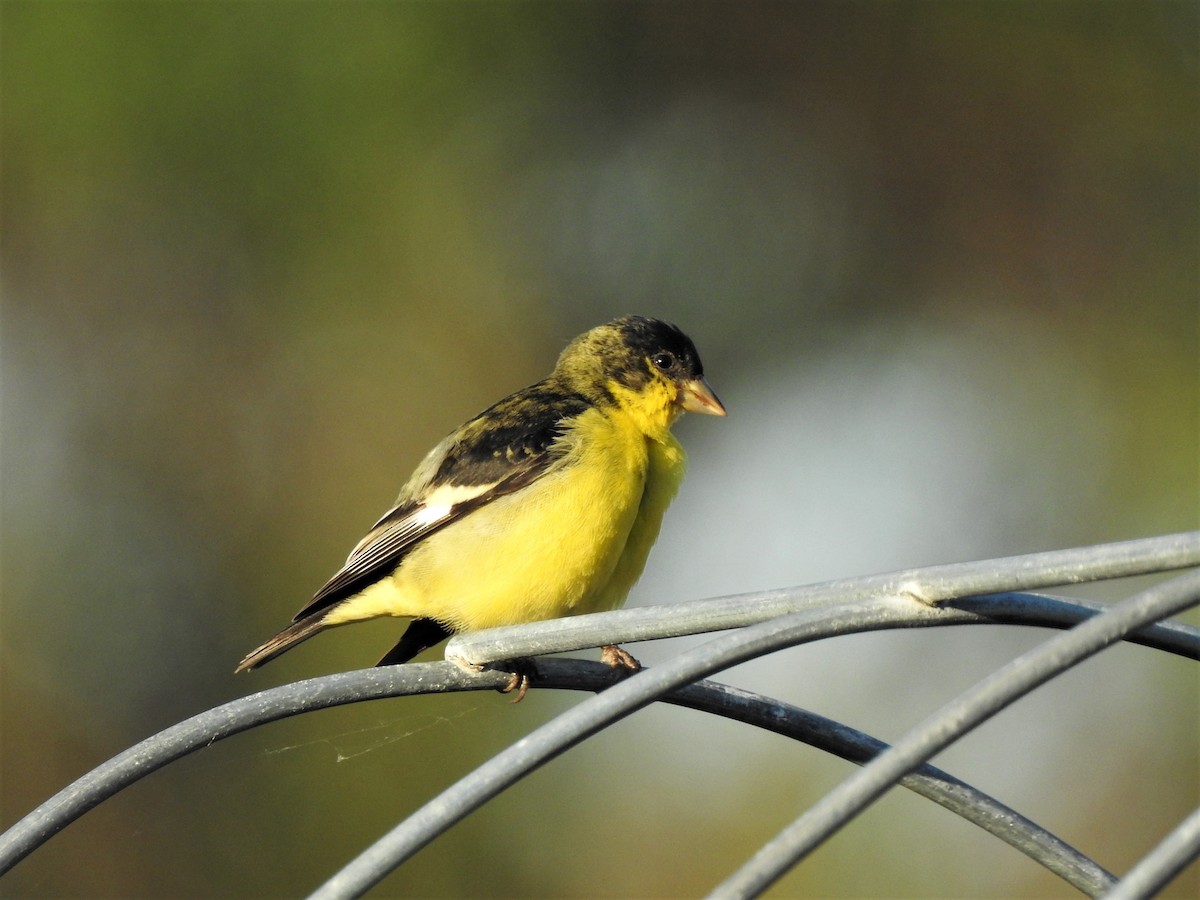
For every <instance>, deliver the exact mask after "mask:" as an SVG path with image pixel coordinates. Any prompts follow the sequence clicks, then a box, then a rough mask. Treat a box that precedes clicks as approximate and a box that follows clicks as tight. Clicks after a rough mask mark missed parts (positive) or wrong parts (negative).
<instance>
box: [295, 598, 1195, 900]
mask: <svg viewBox="0 0 1200 900" xmlns="http://www.w3.org/2000/svg"><path fill="white" fill-rule="evenodd" d="M1193 577H1200V576H1193ZM1185 605H1186V604H1185ZM945 613H957V614H961V613H962V611H960V610H953V611H951V610H946V609H934V608H931V607H926V606H924V605H922V604H918V603H915V602H913V601H911V600H904V599H901V598H898V597H894V596H893V597H883V598H879V599H876V600H868V601H857V602H852V603H842V604H838V605H836V606H834V607H832V608H826V609H822V610H812V609H808V610H803V611H801V612H797V613H792V614H791V615H787V616H783V617H780V618H778V619H773V620H770V621H767V622H763V623H759V624H757V625H752V626H747V627H745V628H742V629H740V630H739V631H736V632H734V633H732V634H729V635H724V636H722V637H718V638H715V639H714V640H711V641H709V642H707V643H705V644H702V645H700V646H699V647H696V648H693V649H691V650H688V651H685V652H683V653H681V654H680V655H678V656H676V657H674V658H673V659H671V660H668V661H667V662H665V663H663V664H661V665H658V666H656V667H654V668H653V669H649V670H644V671H642V672H640V673H638V674H637V675H636V676H634V677H632V678H629V679H628V680H627V681H625V682H623V683H621V684H618V685H616V686H614V687H613V688H610V689H609V690H607V691H605V692H604V693H603V694H601V695H600V696H598V697H593V698H591V699H589V700H587V701H585V702H584V703H581V704H580V705H579V706H577V707H575V708H573V709H571V710H568V711H567V712H565V713H563V714H562V715H560V716H559V717H558V718H556V719H554V720H552V721H551V722H548V723H547V724H545V725H543V726H542V727H541V728H539V729H537V730H536V731H534V732H533V733H531V734H530V735H529V736H528V737H526V738H524V739H522V740H521V741H519V742H518V743H517V744H514V745H513V746H512V747H509V748H508V749H506V750H504V751H502V752H501V753H499V754H497V755H496V756H494V757H492V759H490V760H489V761H488V762H486V763H484V764H483V765H481V766H480V767H479V768H478V769H476V770H475V771H474V772H473V773H471V774H470V775H469V776H467V777H466V778H463V779H462V780H460V781H459V782H457V783H456V784H454V785H453V786H451V787H450V788H448V789H447V790H446V791H444V792H443V793H442V794H441V795H439V796H438V797H436V798H434V799H433V800H431V801H430V802H429V803H427V804H426V805H425V806H423V807H422V808H421V809H419V810H417V811H416V812H415V813H414V814H413V815H412V816H410V817H409V818H408V819H407V820H405V821H404V822H401V823H400V824H399V825H397V826H396V827H395V828H394V829H393V830H392V831H390V832H389V833H387V834H385V835H384V836H383V837H381V838H380V839H379V840H378V841H376V843H375V844H373V845H371V846H370V847H368V848H367V849H366V850H365V851H364V852H363V853H362V854H361V855H360V856H359V857H358V858H356V859H355V860H353V861H351V862H350V863H349V864H348V865H347V866H346V867H345V868H343V869H342V870H341V871H340V872H338V873H337V874H336V875H335V876H333V878H331V879H330V880H329V881H327V882H326V883H325V884H324V885H322V887H321V888H319V889H318V890H317V891H316V892H314V894H313V895H312V896H313V897H314V898H322V900H330V898H343V897H357V896H360V895H361V894H362V893H364V892H365V891H366V890H368V889H369V888H370V887H371V886H373V885H374V884H376V883H378V882H379V881H380V880H381V879H382V878H384V877H385V876H386V875H387V874H388V873H389V872H390V871H392V870H393V869H394V868H395V867H396V866H398V865H400V864H401V863H402V862H403V861H404V860H405V859H407V858H408V857H410V856H411V855H412V854H414V853H416V852H417V851H418V850H419V849H420V848H421V847H423V846H425V844H427V843H428V842H429V841H430V840H432V839H433V837H434V836H436V835H437V834H439V833H441V832H442V831H444V830H445V829H446V828H448V827H450V825H452V824H453V823H455V822H457V821H459V820H460V819H462V818H463V817H465V816H466V815H468V814H469V813H470V812H472V811H474V810H475V809H477V808H478V807H479V806H480V805H482V804H483V803H484V802H486V801H487V800H489V799H490V798H491V797H493V796H495V795H496V794H497V793H499V792H500V791H501V790H503V789H504V788H506V787H508V786H510V785H511V784H513V783H515V782H516V781H517V780H519V779H520V778H521V777H523V776H524V775H525V774H528V773H529V772H531V771H533V770H534V769H536V768H537V767H539V766H541V765H543V764H544V763H546V762H548V761H549V760H550V759H553V758H554V757H555V756H557V755H558V754H560V753H562V752H564V751H565V750H566V749H568V748H569V747H572V746H574V745H575V744H577V743H579V742H580V741H582V740H584V739H585V738H587V737H589V736H591V735H592V734H594V733H596V732H597V731H599V730H600V729H601V728H603V727H606V726H607V725H609V724H611V723H612V722H615V721H617V720H619V719H621V718H623V717H624V716H627V715H629V714H630V713H632V712H634V711H635V710H637V709H640V708H641V707H642V706H645V705H646V704H647V703H650V702H652V701H653V700H654V699H655V698H656V697H658V696H661V695H662V694H664V693H666V692H668V691H671V690H675V689H677V688H679V687H681V686H682V685H684V684H686V683H688V682H690V681H694V680H696V679H698V678H700V677H704V676H707V675H709V674H711V673H713V672H716V671H720V670H722V669H725V668H728V667H730V666H733V665H737V664H738V663H741V662H745V661H747V660H749V659H753V658H755V657H757V656H761V655H764V654H766V653H770V652H773V651H775V650H778V649H781V648H783V647H788V646H794V645H796V644H800V643H804V642H805V641H809V640H815V639H817V638H818V637H828V636H832V635H836V634H846V633H851V632H858V631H866V630H875V629H878V628H884V627H888V626H889V625H891V624H894V623H895V622H897V621H904V622H908V623H912V622H916V621H922V620H923V619H925V618H927V617H929V618H936V617H937V616H939V615H942V614H945ZM1108 615H1109V614H1108V613H1104V614H1101V615H1099V616H1094V617H1093V618H1091V619H1089V621H1088V622H1085V623H1084V624H1083V625H1080V626H1078V628H1077V629H1076V631H1077V630H1078V629H1079V628H1086V627H1088V626H1089V625H1092V624H1093V623H1095V622H1104V621H1105V620H1106V617H1107V616H1108ZM1160 617H1161V616H1155V617H1152V618H1151V619H1147V620H1146V621H1147V622H1149V621H1152V620H1153V618H1160ZM1110 621H1111V620H1110ZM1144 624H1146V623H1145V622H1142V623H1140V624H1139V625H1138V626H1136V627H1131V628H1129V629H1127V630H1128V631H1133V630H1137V628H1138V627H1142V626H1143V625H1144ZM1092 630H1094V628H1093V629H1092ZM1073 633H1074V632H1072V634H1073ZM1093 652H1094V651H1093ZM911 768H912V766H909V767H908V769H905V770H904V771H902V772H899V773H897V774H896V775H895V776H894V777H892V778H891V781H890V782H889V784H890V783H892V782H894V781H896V780H897V779H898V778H899V777H900V776H902V775H904V774H905V773H906V772H907V771H909V770H911Z"/></svg>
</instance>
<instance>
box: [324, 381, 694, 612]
mask: <svg viewBox="0 0 1200 900" xmlns="http://www.w3.org/2000/svg"><path fill="white" fill-rule="evenodd" d="M622 399H624V400H626V401H627V402H624V403H620V404H618V405H617V406H616V407H611V408H609V409H607V410H604V411H602V410H600V409H595V408H594V409H590V410H588V411H587V412H585V413H583V414H582V415H581V416H579V417H578V418H577V419H576V420H575V421H574V422H573V424H572V425H571V427H570V429H569V430H568V431H567V432H566V434H564V435H563V437H562V438H561V442H562V443H563V444H564V445H565V447H566V449H567V453H566V455H565V456H564V457H563V459H562V461H561V462H560V463H558V464H557V465H556V466H555V468H554V469H552V470H551V471H550V472H548V473H547V474H546V475H545V476H543V477H542V478H540V479H539V480H538V481H537V482H535V483H534V484H532V485H531V486H529V487H528V488H525V489H524V490H522V491H520V492H518V493H516V494H512V495H509V496H507V497H501V498H499V499H497V500H495V501H493V502H492V503H490V504H488V505H487V506H486V507H484V508H482V509H480V510H477V511H476V512H474V513H472V514H471V515H469V516H467V517H466V518H464V519H463V520H462V521H461V522H458V523H456V524H455V525H454V526H453V527H452V528H447V529H445V530H443V531H440V532H438V533H436V534H434V535H431V536H430V537H429V538H427V539H426V540H424V541H423V542H422V543H421V545H420V546H418V547H417V548H415V549H414V550H413V552H412V553H411V554H409V556H408V557H407V558H406V559H405V560H404V563H403V565H401V566H400V567H399V568H398V569H397V571H396V572H395V573H393V574H392V575H391V576H389V577H386V578H384V579H382V580H381V581H379V582H377V583H376V584H374V585H372V586H371V587H369V588H367V589H366V590H365V591H363V592H362V593H361V594H359V595H358V596H356V597H353V598H351V599H349V600H346V601H345V602H343V603H341V604H339V605H338V606H337V607H336V608H334V609H332V610H331V611H330V612H329V614H328V615H327V616H326V618H325V620H324V624H325V625H327V626H329V625H340V624H344V623H346V622H354V621H358V620H360V619H368V618H373V617H375V616H381V615H392V616H411V617H417V616H420V617H426V618H432V619H436V620H438V621H440V622H444V623H446V624H447V625H449V626H451V628H452V629H453V630H455V631H461V630H475V629H479V628H491V627H495V626H498V625H513V624H517V623H520V622H532V621H538V620H541V619H548V618H555V617H558V616H565V615H574V614H578V613H584V612H597V611H600V610H605V609H613V608H615V607H617V606H620V605H621V604H622V603H623V602H624V601H625V598H626V596H627V595H628V593H629V590H630V588H631V587H632V586H633V584H634V582H636V581H637V579H638V576H640V575H641V573H642V569H643V568H644V567H645V564H646V558H647V556H648V555H649V552H650V548H651V546H652V545H653V543H654V540H655V538H656V537H657V536H658V530H659V526H660V525H661V523H662V516H663V512H664V511H665V510H666V508H667V505H668V504H669V503H670V501H671V499H672V498H673V497H674V495H675V492H676V491H677V490H678V488H679V483H680V481H681V480H682V478H683V472H684V466H685V462H686V457H685V454H684V452H683V448H682V447H681V446H680V445H679V442H678V441H676V440H675V438H674V437H673V436H672V435H671V434H670V432H669V431H668V430H667V428H668V426H669V422H667V421H663V422H662V423H661V425H659V423H657V422H655V423H654V424H655V425H658V426H659V427H655V428H653V429H651V430H652V431H654V432H657V434H656V437H654V438H650V437H647V436H646V432H647V429H646V425H647V424H648V421H647V419H648V417H647V414H646V407H645V403H644V402H643V401H645V400H646V399H647V398H646V397H645V396H644V394H639V395H636V396H635V397H626V398H622ZM654 406H656V407H657V408H658V409H659V410H663V411H664V413H665V411H666V410H667V409H668V407H667V406H666V405H665V404H664V405H659V404H654ZM656 411H657V410H656ZM662 417H663V416H661V415H660V416H659V418H662ZM651 418H653V416H651Z"/></svg>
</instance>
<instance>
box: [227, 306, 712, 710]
mask: <svg viewBox="0 0 1200 900" xmlns="http://www.w3.org/2000/svg"><path fill="white" fill-rule="evenodd" d="M685 410H686V411H690V412H699V413H708V414H710V415H717V416H723V415H725V408H724V407H723V406H722V405H721V401H719V400H718V399H717V397H716V395H715V394H714V393H713V392H712V389H711V388H709V386H708V383H707V382H706V381H705V380H704V367H703V366H702V365H701V363H700V357H699V355H698V354H697V353H696V348H695V345H693V344H692V341H691V340H690V339H689V338H688V337H687V335H685V334H684V333H683V332H682V331H680V330H679V329H678V328H677V327H675V326H674V325H670V324H668V323H666V322H661V321H658V320H657V319H648V318H644V317H642V316H626V317H624V318H620V319H615V320H614V321H612V322H608V323H606V324H604V325H600V326H598V327H596V328H593V329H592V330H591V331H588V332H586V333H584V334H582V335H580V336H579V337H577V338H575V339H574V340H573V341H571V342H570V344H568V345H567V347H566V349H565V350H563V352H562V355H561V356H559V358H558V363H557V364H556V365H555V367H554V371H553V372H551V373H550V375H549V376H548V377H547V378H545V379H543V380H542V381H539V382H537V383H536V384H533V385H531V386H529V387H527V388H525V389H523V390H520V391H517V392H516V393H515V394H512V395H511V396H509V397H506V398H505V399H503V400H501V401H500V402H499V403H497V404H495V405H494V406H492V407H490V408H488V409H486V410H484V411H483V412H482V413H480V414H479V415H478V416H476V417H475V418H473V419H471V420H470V421H468V422H467V423H466V424H465V425H463V426H462V427H461V428H459V429H458V430H457V431H455V432H454V433H452V434H450V435H449V436H447V437H446V438H445V439H444V440H442V441H441V443H439V444H438V445H437V446H436V447H434V448H433V449H432V450H431V451H430V452H429V453H428V455H426V457H425V458H424V459H423V460H422V461H421V464H420V465H419V466H417V469H416V471H415V472H413V474H412V476H411V477H410V478H409V480H408V483H407V484H405V485H404V488H403V489H402V490H401V491H400V496H399V498H398V499H397V500H396V505H395V506H394V507H392V509H390V510H389V511H388V512H387V513H385V514H384V516H383V518H381V519H380V520H379V521H378V522H376V523H375V526H374V527H373V528H372V529H371V530H370V531H369V532H368V533H367V536H366V537H364V538H363V539H362V540H361V541H360V542H359V543H358V546H356V547H355V548H354V550H353V551H351V553H350V556H349V558H348V559H347V560H346V564H345V565H344V566H342V568H341V569H340V570H339V571H338V572H337V574H335V575H334V576H333V577H332V578H331V579H329V581H328V582H326V584H325V586H324V587H322V588H321V589H320V590H319V591H317V593H316V595H315V596H314V597H313V599H312V601H311V602H309V604H308V605H307V606H305V607H304V608H303V609H302V610H300V612H298V613H297V614H296V616H295V618H294V619H293V624H292V625H289V626H288V627H287V628H285V629H284V630H283V631H281V632H279V634H277V635H275V636H274V637H273V638H271V639H270V640H269V641H267V642H266V643H265V644H263V645H262V646H261V647H258V648H256V649H254V650H252V651H251V652H250V653H249V654H248V655H247V656H246V658H245V659H243V660H242V661H241V663H240V664H239V665H238V667H237V671H239V672H240V671H242V670H244V669H253V668H255V667H257V666H260V665H262V664H263V663H265V662H268V661H269V660H271V659H274V658H275V657H276V656H278V655H279V654H280V653H283V652H284V651H285V650H288V649H290V648H291V647H294V646H295V645H296V644H298V643H300V642H301V641H304V640H307V639H308V638H310V637H312V636H313V635H314V634H316V633H317V632H319V631H323V630H324V629H326V628H330V627H333V626H335V625H345V624H347V623H349V622H358V621H361V620H364V619H371V618H375V617H377V616H404V617H409V618H411V619H412V620H413V621H412V622H411V623H410V624H409V626H408V629H407V631H405V632H404V635H403V636H402V637H401V638H400V641H399V643H397V644H396V646H395V647H393V648H392V650H390V651H389V652H388V653H387V654H386V655H385V656H384V657H383V659H381V660H380V661H379V665H389V664H393V663H402V662H407V661H408V660H410V659H412V658H413V657H414V656H416V655H417V654H418V653H420V652H421V651H422V650H425V649H427V648H429V647H432V646H434V645H435V644H437V643H438V642H440V641H441V640H443V639H444V638H446V637H448V636H450V635H451V634H454V633H456V632H460V631H473V630H476V629H480V628H492V627H496V626H500V625H515V624H519V623H523V622H534V621H538V620H541V619H551V618H556V617H559V616H567V615H576V614H579V613H587V612H599V611H601V610H608V609H615V608H616V607H618V606H620V605H621V604H623V603H624V602H625V598H626V596H627V595H628V593H629V590H630V588H631V587H633V584H634V582H635V581H636V580H637V579H638V577H639V576H640V575H641V573H642V569H643V567H644V566H645V564H646V557H647V555H648V554H649V552H650V547H651V545H652V544H653V543H654V540H655V538H656V537H657V536H658V530H659V525H660V524H661V522H662V517H663V512H664V511H665V510H666V508H667V505H668V504H669V503H670V502H671V499H672V498H673V497H674V495H675V492H676V491H677V489H678V488H679V483H680V481H681V479H682V478H683V471H684V464H685V459H686V458H685V455H684V452H683V448H682V447H681V446H680V445H679V442H678V441H677V440H676V439H675V437H674V436H673V435H672V434H671V431H670V428H671V424H672V423H673V422H674V421H675V420H676V419H677V418H678V417H679V415H680V414H681V413H682V412H684V411H685ZM604 659H605V661H606V662H609V663H610V664H611V665H624V666H626V667H629V668H636V667H637V661H636V660H634V659H633V658H632V657H631V656H629V655H628V654H627V653H625V651H623V650H621V649H620V648H619V647H615V646H614V647H606V648H604ZM516 684H517V682H516V681H515V680H514V683H513V685H512V687H515V686H516ZM526 684H527V682H526V681H524V680H522V681H521V693H522V695H523V694H524V689H525V686H526Z"/></svg>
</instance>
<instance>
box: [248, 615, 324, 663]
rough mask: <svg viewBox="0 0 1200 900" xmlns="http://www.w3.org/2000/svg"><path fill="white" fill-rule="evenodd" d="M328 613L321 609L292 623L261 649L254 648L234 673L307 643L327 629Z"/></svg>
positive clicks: (266, 661) (268, 660)
mask: <svg viewBox="0 0 1200 900" xmlns="http://www.w3.org/2000/svg"><path fill="white" fill-rule="evenodd" d="M328 612H329V610H327V609H323V610H321V611H320V612H317V613H314V614H313V615H311V616H305V617H304V618H303V619H301V620H300V621H299V622H293V623H292V624H291V625H289V626H288V627H287V628H285V629H283V631H281V632H279V634H277V635H275V637H273V638H271V639H270V640H269V641H267V642H266V643H265V644H263V645H262V646H261V647H255V648H254V649H253V650H251V651H250V652H249V653H247V654H246V658H245V659H243V660H242V661H241V662H240V663H238V666H237V668H236V669H234V671H235V672H245V671H248V670H249V669H257V668H258V667H259V666H261V665H263V663H268V662H270V661H271V660H273V659H274V658H275V657H277V656H278V655H279V654H280V653H283V652H285V651H287V650H290V649H292V648H293V647H295V646H296V645H297V644H299V643H300V642H301V641H307V640H308V639H309V638H310V637H312V636H313V635H314V634H316V633H317V632H318V631H321V630H323V629H324V628H326V627H327V626H326V625H325V623H324V621H323V620H324V619H325V616H326V614H327V613H328Z"/></svg>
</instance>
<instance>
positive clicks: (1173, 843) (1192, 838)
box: [1104, 809, 1200, 900]
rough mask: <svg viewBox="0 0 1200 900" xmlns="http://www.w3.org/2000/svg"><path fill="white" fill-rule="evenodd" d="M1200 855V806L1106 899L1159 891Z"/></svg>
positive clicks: (1132, 899)
mask: <svg viewBox="0 0 1200 900" xmlns="http://www.w3.org/2000/svg"><path fill="white" fill-rule="evenodd" d="M1197 857H1200V809H1197V810H1196V811H1195V812H1193V813H1192V814H1191V815H1190V816H1188V817H1187V818H1186V819H1184V820H1183V821H1182V822H1180V823H1179V826H1178V827H1177V828H1175V829H1173V830H1172V831H1171V833H1170V834H1168V835H1167V836H1166V837H1165V838H1163V840H1162V841H1161V842H1160V843H1159V845H1158V846H1157V847H1155V848H1154V849H1153V850H1151V851H1150V852H1149V853H1148V854H1146V856H1144V857H1142V859H1141V861H1140V862H1138V864H1137V865H1136V866H1134V867H1133V868H1132V869H1130V870H1129V871H1128V872H1127V873H1126V875H1125V877H1124V878H1122V879H1121V880H1120V881H1119V882H1118V883H1117V885H1116V887H1114V888H1113V889H1112V890H1111V891H1109V892H1108V893H1106V894H1105V895H1104V900H1141V898H1143V897H1151V896H1153V895H1154V894H1156V893H1158V892H1159V890H1161V889H1162V888H1163V887H1165V886H1166V885H1167V883H1168V882H1169V881H1170V880H1171V879H1172V878H1174V877H1175V876H1176V875H1178V874H1179V873H1180V872H1182V871H1183V867H1184V866H1186V865H1188V864H1189V863H1191V862H1193V861H1194V860H1195V859H1196V858H1197Z"/></svg>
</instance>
